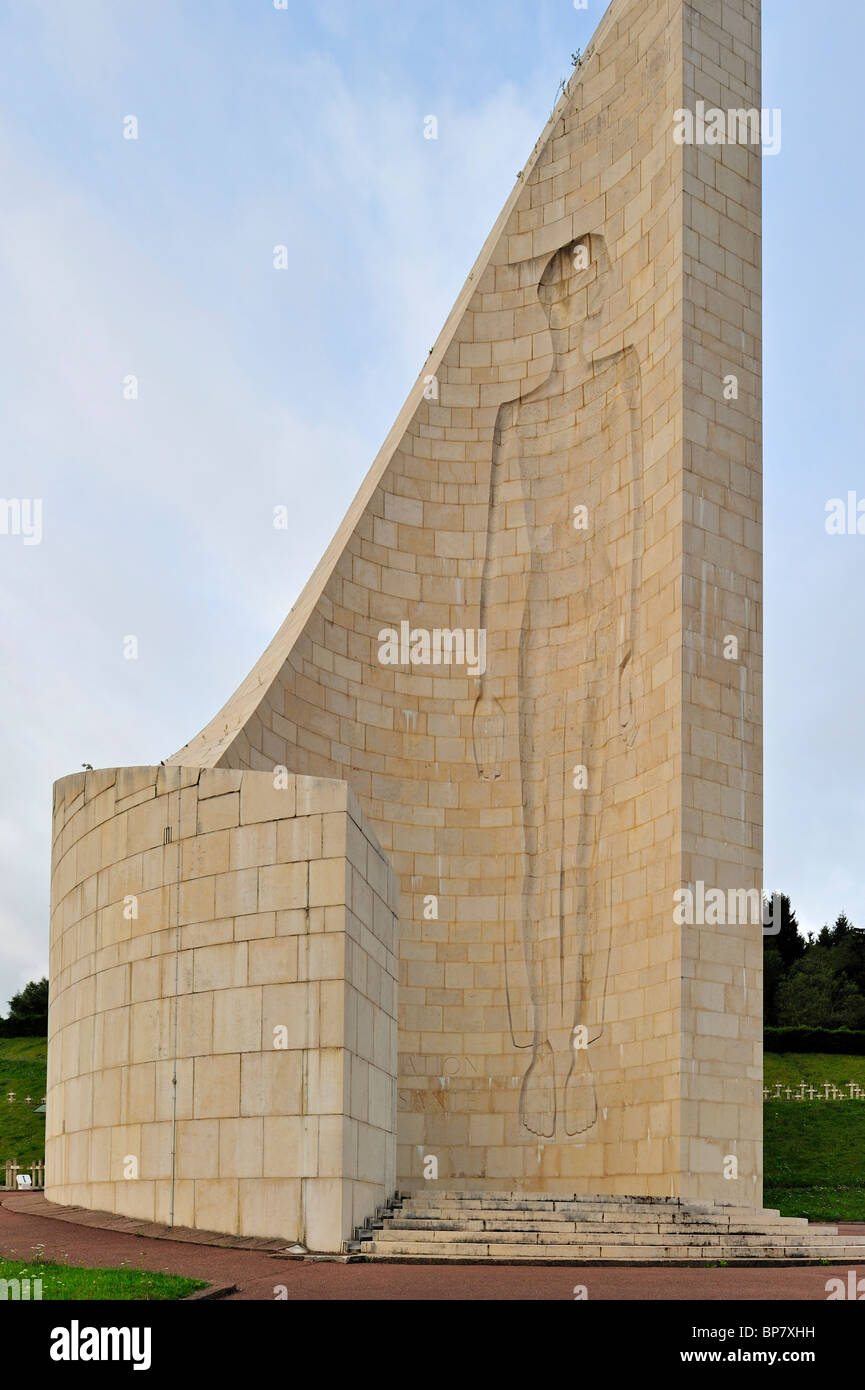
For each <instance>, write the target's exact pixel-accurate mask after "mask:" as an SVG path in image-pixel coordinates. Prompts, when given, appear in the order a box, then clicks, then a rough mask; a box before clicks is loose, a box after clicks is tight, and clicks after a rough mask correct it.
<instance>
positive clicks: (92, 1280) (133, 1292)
mask: <svg viewBox="0 0 865 1390" xmlns="http://www.w3.org/2000/svg"><path fill="white" fill-rule="evenodd" d="M0 1279H29V1280H30V1298H31V1301H32V1300H33V1299H34V1297H35V1289H34V1286H33V1280H34V1279H41V1281H42V1302H43V1303H44V1302H49V1301H51V1300H55V1301H58V1300H63V1299H89V1298H98V1299H113V1300H117V1301H120V1300H129V1301H136V1302H153V1301H154V1300H157V1299H160V1300H168V1299H177V1298H186V1297H187V1295H188V1294H191V1293H195V1291H196V1289H204V1288H206V1287H207V1284H206V1282H205V1281H203V1280H201V1279H181V1278H179V1277H178V1276H177V1275H174V1274H155V1273H152V1272H151V1271H150V1270H146V1269H144V1270H142V1269H78V1268H77V1267H75V1266H74V1265H65V1264H55V1263H54V1262H53V1261H50V1260H48V1261H43V1260H34V1261H31V1262H30V1263H24V1262H23V1261H22V1260H2V1259H0ZM10 1292H11V1291H10ZM8 1296H9V1295H8V1294H7V1297H8Z"/></svg>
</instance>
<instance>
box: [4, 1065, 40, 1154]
mask: <svg viewBox="0 0 865 1390" xmlns="http://www.w3.org/2000/svg"><path fill="white" fill-rule="evenodd" d="M47 1052H48V1040H47V1038H0V1163H5V1162H6V1161H7V1159H17V1160H18V1162H19V1163H33V1162H34V1161H35V1160H36V1159H41V1158H44V1157H45V1116H44V1115H37V1114H35V1113H34V1112H35V1110H36V1106H37V1105H39V1104H41V1101H42V1097H43V1096H44V1095H45V1068H46V1056H47ZM10 1091H14V1092H15V1100H14V1101H12V1102H11V1104H10V1102H9V1101H8V1100H7V1099H6V1097H7V1095H8V1094H9V1092H10ZM25 1096H32V1097H33V1101H32V1104H30V1105H25V1104H24V1097H25Z"/></svg>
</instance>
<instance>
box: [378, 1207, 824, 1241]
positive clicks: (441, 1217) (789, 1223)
mask: <svg viewBox="0 0 865 1390" xmlns="http://www.w3.org/2000/svg"><path fill="white" fill-rule="evenodd" d="M387 1219H389V1220H395V1221H417V1222H422V1223H425V1224H430V1223H440V1224H442V1225H449V1226H454V1227H456V1226H464V1225H465V1226H477V1225H478V1224H479V1223H480V1224H489V1223H496V1224H499V1225H502V1226H506V1227H508V1228H509V1229H518V1228H519V1227H532V1228H534V1227H539V1226H543V1227H545V1228H546V1227H558V1226H562V1227H564V1226H567V1227H569V1228H570V1229H572V1230H574V1229H576V1230H583V1229H586V1228H589V1227H592V1226H603V1227H604V1228H606V1229H608V1230H610V1229H615V1228H618V1229H621V1230H641V1229H643V1228H648V1227H653V1226H658V1225H659V1224H660V1225H667V1226H671V1227H674V1226H694V1227H697V1226H700V1227H703V1226H710V1227H713V1228H715V1227H717V1228H719V1229H724V1230H738V1229H742V1230H753V1229H755V1228H758V1229H760V1230H784V1231H788V1230H804V1229H805V1228H806V1227H807V1226H808V1222H807V1221H806V1220H805V1219H804V1218H802V1217H790V1218H785V1217H769V1218H768V1219H763V1218H762V1217H761V1215H760V1214H757V1213H752V1214H751V1216H750V1218H748V1219H746V1218H744V1217H738V1216H737V1217H728V1216H727V1215H726V1214H725V1213H710V1212H699V1213H696V1214H695V1213H685V1212H683V1213H681V1214H673V1213H667V1212H647V1213H645V1214H644V1215H643V1216H641V1217H640V1218H639V1219H637V1218H631V1217H623V1216H621V1215H619V1214H618V1213H615V1212H591V1211H586V1212H580V1213H579V1214H578V1215H576V1216H575V1215H574V1214H573V1213H572V1212H571V1213H569V1212H565V1211H560V1212H509V1211H499V1210H495V1209H489V1208H487V1209H485V1208H479V1209H478V1210H472V1211H471V1212H454V1211H448V1210H441V1209H439V1208H435V1207H431V1208H429V1209H427V1210H418V1209H417V1208H415V1207H413V1206H410V1205H407V1206H403V1207H402V1208H401V1209H399V1210H397V1211H396V1212H394V1213H393V1215H392V1216H389V1217H388V1218H387ZM812 1229H813V1228H812ZM819 1229H821V1230H822V1231H823V1233H825V1234H833V1235H834V1234H835V1227H834V1226H824V1227H822V1228H819Z"/></svg>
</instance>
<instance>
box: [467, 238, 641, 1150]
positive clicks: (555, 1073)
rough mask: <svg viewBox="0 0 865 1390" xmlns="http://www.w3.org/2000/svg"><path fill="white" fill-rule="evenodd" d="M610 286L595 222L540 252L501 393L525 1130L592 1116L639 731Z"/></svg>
mask: <svg viewBox="0 0 865 1390" xmlns="http://www.w3.org/2000/svg"><path fill="white" fill-rule="evenodd" d="M615 290H616V281H615V275H614V272H613V268H612V267H611V265H610V262H609V258H608V254H607V249H606V245H605V242H604V239H603V238H602V237H600V236H598V235H595V234H589V235H586V236H583V237H581V238H579V239H578V240H577V241H575V242H573V243H571V244H569V245H567V246H565V247H563V248H562V249H561V250H559V251H558V252H556V254H555V255H554V256H553V257H552V258H551V260H550V261H549V263H548V265H547V267H546V269H545V270H544V273H543V275H542V277H541V280H540V284H539V286H538V296H539V299H540V302H541V304H542V305H543V307H544V310H545V313H546V316H547V320H548V323H549V327H550V334H551V337H552V343H553V367H552V370H551V372H550V375H549V376H548V378H547V379H546V381H544V383H543V384H542V385H541V386H540V387H538V388H536V389H534V390H532V391H531V392H530V393H528V394H526V395H525V396H521V397H519V398H517V399H515V400H513V401H510V402H507V403H505V404H504V405H502V406H501V408H500V410H499V413H498V418H497V421H496V429H495V438H494V445H493V459H492V469H491V479H490V502H489V522H488V528H487V551H486V560H485V565H484V575H483V582H482V592H481V619H480V621H481V626H482V627H485V628H486V629H487V633H488V637H487V644H488V645H487V670H486V673H485V675H484V677H483V679H482V680H481V682H480V683H479V684H480V689H479V693H478V697H477V702H476V706H475V714H474V726H473V732H474V756H475V762H476V765H477V770H478V774H479V776H480V777H481V778H482V779H484V780H489V781H495V780H497V779H498V778H499V777H501V776H502V760H503V757H504V750H505V744H506V730H507V728H508V726H509V725H510V727H511V728H512V729H513V730H514V732H515V734H516V737H517V741H518V749H519V753H518V760H519V773H518V775H519V785H520V802H521V804H520V814H521V818H522V891H521V898H520V915H519V921H518V922H517V923H512V924H509V925H508V926H506V943H505V944H506V971H507V1002H508V1017H509V1023H510V1030H511V1035H512V1038H513V1042H514V1045H515V1047H517V1048H519V1049H524V1050H525V1053H526V1056H527V1064H526V1067H525V1070H524V1073H523V1076H522V1084H521V1093H520V1126H521V1129H522V1130H523V1131H524V1133H525V1134H526V1136H527V1137H528V1136H529V1135H536V1136H538V1137H539V1138H553V1137H555V1136H556V1135H557V1134H558V1135H560V1136H578V1135H580V1134H583V1133H585V1131H587V1130H589V1129H591V1127H592V1126H593V1125H594V1124H595V1122H596V1119H597V1106H598V1103H597V1096H596V1090H595V1082H594V1076H593V1071H592V1046H593V1044H596V1043H597V1042H598V1041H599V1040H600V1038H601V1037H602V1033H603V1026H604V1002H605V996H606V987H607V975H608V966H609V956H610V945H611V921H612V880H613V872H614V868H615V863H616V857H617V854H618V855H619V856H621V855H622V853H623V847H622V842H621V840H620V839H619V836H620V835H621V834H622V828H621V827H620V826H618V825H617V824H616V822H615V820H614V816H615V809H614V808H615V802H616V787H617V786H620V785H621V784H622V783H623V782H624V781H625V780H627V778H628V776H630V775H632V774H633V768H634V764H635V756H636V755H635V752H634V750H635V745H636V744H637V742H638V738H639V717H640V689H641V687H640V676H639V631H638V616H639V606H638V598H639V588H640V580H641V559H642V551H643V513H642V407H641V381H640V365H639V360H638V357H637V353H636V351H635V350H634V349H633V348H632V347H628V346H624V347H618V348H617V347H615V346H614V345H611V344H605V330H606V328H607V325H608V324H609V322H610V318H611V313H612V311H611V299H612V296H613V294H614V292H615ZM515 611H516V612H518V613H519V614H520V624H519V635H518V640H517V638H516V637H515V635H514V618H513V615H514V612H515Z"/></svg>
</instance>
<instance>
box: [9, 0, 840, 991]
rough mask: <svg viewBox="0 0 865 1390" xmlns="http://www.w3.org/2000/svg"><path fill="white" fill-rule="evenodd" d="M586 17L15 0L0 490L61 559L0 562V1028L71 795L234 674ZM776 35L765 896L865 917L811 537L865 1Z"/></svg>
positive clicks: (330, 507) (352, 467)
mask: <svg viewBox="0 0 865 1390" xmlns="http://www.w3.org/2000/svg"><path fill="white" fill-rule="evenodd" d="M603 8H604V6H603V5H602V4H601V3H600V0H590V5H589V9H588V11H585V12H580V11H576V10H574V8H573V3H572V0H497V2H496V3H493V0H471V4H467V3H466V0H437V3H436V5H434V6H432V5H428V4H425V3H421V0H363V3H362V4H358V3H350V2H349V0H302V2H301V0H289V9H288V10H287V11H284V12H283V11H276V10H274V9H273V5H272V0H175V2H174V3H172V0H125V3H124V4H122V5H119V4H117V3H116V0H76V3H74V4H63V3H57V0H7V3H6V4H5V6H4V7H3V9H2V15H0V72H2V81H0V93H2V96H0V186H2V188H3V198H2V205H0V311H2V321H3V326H4V332H3V335H2V345H0V409H2V418H3V421H4V428H3V436H2V438H3V450H2V463H0V496H5V497H16V496H18V497H41V498H43V500H44V539H43V542H42V544H41V545H39V546H32V547H25V546H23V545H22V543H21V538H16V537H0V604H2V622H0V661H2V670H3V680H2V682H0V719H2V725H0V727H2V729H3V731H4V734H3V748H2V759H3V777H2V781H0V788H2V790H0V883H2V891H0V1010H2V1008H3V1006H4V1005H5V1001H6V999H7V998H8V997H9V994H10V993H11V992H12V991H13V990H14V989H17V988H19V987H20V985H22V984H23V983H24V982H26V980H27V979H29V978H31V977H32V976H34V975H37V974H42V973H43V972H44V971H45V969H46V967H47V916H48V864H49V853H50V844H49V839H50V834H49V832H50V812H51V783H52V781H53V780H54V779H55V778H56V777H59V776H62V775H64V774H65V773H67V772H71V771H75V770H77V769H78V768H79V767H80V765H81V763H82V762H85V761H87V762H90V763H92V764H94V766H97V767H98V766H100V765H101V766H113V765H122V764H141V763H151V762H159V760H160V759H161V758H163V757H166V756H167V755H168V754H169V753H171V752H173V751H174V750H175V749H176V748H178V747H179V746H180V745H181V744H183V743H184V742H185V741H186V740H187V739H188V738H189V737H190V736H191V735H193V734H195V733H196V732H197V731H198V730H199V728H200V727H201V726H202V725H203V724H205V723H206V722H207V721H208V720H209V719H210V717H211V716H212V715H213V714H214V713H216V711H217V710H218V709H219V707H220V706H221V704H222V703H223V701H224V700H225V698H226V697H227V696H228V695H229V694H230V693H231V692H232V691H233V689H234V688H235V686H236V685H237V684H238V683H239V681H240V680H241V679H242V678H243V676H244V675H245V674H246V672H247V671H248V669H249V667H250V666H251V665H252V664H253V662H254V661H255V659H256V658H257V656H258V655H259V654H260V652H261V650H262V649H263V647H264V646H265V645H266V643H267V642H268V641H269V639H270V637H271V636H272V634H273V632H274V631H275V629H276V628H277V626H278V625H279V623H280V622H281V621H282V618H283V617H284V615H285V613H286V612H287V610H288V608H289V607H290V606H291V604H292V602H293V601H294V599H295V598H296V596H297V594H298V592H299V590H300V589H301V587H302V585H303V583H304V582H305V580H306V578H307V576H308V574H309V573H310V571H311V569H312V568H313V567H314V565H315V563H316V561H317V560H318V558H319V556H320V554H321V552H322V550H323V549H324V547H325V545H326V544H327V542H328V541H329V539H330V537H331V535H332V534H333V532H334V530H335V529H336V526H337V525H338V523H339V521H340V519H341V517H342V514H343V512H344V510H345V509H346V507H347V506H348V503H349V502H350V500H351V498H352V496H353V494H354V492H355V490H356V488H357V486H358V484H359V482H360V480H361V478H362V476H363V474H364V473H365V472H366V469H367V467H368V466H369V463H370V462H371V460H372V458H373V457H374V455H375V454H376V452H377V451H378V449H379V447H380V445H381V442H382V440H383V439H384V436H385V434H386V433H387V431H388V429H389V428H390V425H391V424H392V422H393V419H394V417H395V416H396V414H397V412H398V410H399V408H400V406H401V405H402V402H403V399H404V397H405V395H406V393H407V391H408V388H409V386H410V385H411V383H412V382H413V380H414V378H415V376H416V374H417V372H418V370H419V368H420V366H421V365H422V363H423V361H424V359H425V357H426V355H427V352H428V350H429V348H430V347H431V345H432V343H433V341H434V340H435V338H436V336H437V334H438V332H439V329H440V328H441V325H442V323H443V322H444V319H445V318H446V316H447V314H448V312H449V310H450V307H451V305H452V302H453V300H454V298H455V297H456V294H457V292H458V290H459V288H460V286H461V285H462V283H463V281H464V279H465V276H466V274H467V272H468V270H469V269H470V267H471V265H472V263H473V261H474V258H475V256H476V254H477V252H478V250H479V249H480V246H481V244H482V242H483V240H484V238H485V237H486V234H487V232H488V231H489V228H490V226H491V225H492V223H493V221H494V219H495V217H496V216H497V214H498V212H499V209H500V207H501V205H502V203H503V202H504V200H505V198H506V197H507V195H508V193H509V191H510V189H511V187H512V185H513V181H514V177H515V175H516V173H517V171H518V170H519V169H521V168H522V166H523V164H524V162H525V159H526V157H527V155H528V153H529V151H530V149H531V148H532V146H533V144H534V142H535V139H536V137H537V135H538V134H539V132H540V130H541V128H542V126H543V124H544V122H545V121H546V118H547V116H548V115H549V113H550V110H551V108H552V106H553V103H554V100H555V96H556V88H557V86H558V84H559V82H560V80H561V79H562V78H563V77H565V76H567V75H568V73H569V72H570V67H571V64H570V55H571V53H572V51H573V50H574V49H575V48H578V47H585V44H586V42H587V40H588V39H589V38H590V36H591V34H592V32H593V31H594V29H595V27H596V25H597V23H598V21H599V19H600V17H601V14H602V12H603ZM764 12H765V35H764V44H765V91H764V102H765V104H766V105H767V106H773V107H774V106H777V107H780V108H781V109H782V112H783V149H782V153H781V155H780V156H779V157H778V158H775V159H767V160H766V161H765V164H764V174H765V214H766V217H765V242H764V259H765V294H766V299H765V307H766V333H765V344H766V611H765V620H766V621H765V625H766V658H767V672H766V709H765V714H766V778H767V780H766V793H767V794H766V866H767V873H766V886H767V888H769V889H771V888H779V889H783V890H784V891H786V892H788V893H790V895H791V897H792V899H793V901H794V904H795V905H796V906H797V908H798V910H799V915H800V920H801V921H802V922H803V924H804V925H806V926H808V927H818V926H819V925H820V924H821V923H822V922H823V921H824V920H826V919H828V918H833V917H834V916H835V915H836V914H837V913H838V912H839V911H840V910H841V909H842V908H845V909H846V910H847V912H848V913H849V914H850V915H851V917H852V918H853V919H854V920H855V921H856V922H857V923H861V924H863V925H865V862H863V855H862V847H861V846H862V829H863V822H865V814H863V812H865V807H863V790H862V788H863V774H865V740H863V738H862V737H861V736H860V728H861V723H862V721H861V714H860V710H861V705H862V698H863V697H862V693H861V692H862V690H863V685H865V679H863V677H865V659H863V634H862V624H863V619H862V615H861V611H860V609H861V605H860V595H861V593H862V590H863V579H865V537H831V538H830V537H828V536H827V535H826V534H825V530H824V515H825V503H826V500H827V499H828V498H830V497H835V496H844V495H846V493H847V492H848V491H849V490H851V489H852V490H858V491H859V493H860V495H862V496H863V497H865V469H863V459H862V453H863V443H862V424H861V414H862V411H861V400H862V398H863V396H865V389H863V380H865V370H863V368H865V361H863V359H865V348H863V344H862V339H861V331H860V326H861V324H862V323H863V321H865V303H863V299H865V295H863V280H865V271H863V253H862V211H863V191H862V185H863V179H862V149H861V140H862V127H861V117H860V111H859V101H860V96H861V85H862V84H861V61H862V53H863V51H865V7H863V6H862V5H860V4H859V3H858V0H838V3H837V4H835V5H834V6H832V8H831V11H830V12H829V17H828V18H827V12H826V11H825V10H824V9H821V8H819V7H817V6H816V5H814V4H813V3H807V2H806V0H765V4H764ZM129 114H134V115H136V116H137V117H138V120H139V123H140V130H139V139H138V140H137V141H125V140H123V139H122V122H123V118H124V117H125V116H127V115H129ZM428 114H435V115H436V116H437V117H438V120H439V134H440V138H439V140H438V141H428V140H424V139H423V119H424V117H425V116H426V115H428ZM277 243H283V244H285V245H286V246H288V248H289V251H290V257H291V265H292V269H291V270H290V271H288V272H286V273H283V274H280V273H277V272H275V271H274V270H273V267H272V248H273V246H274V245H275V244H277ZM127 373H135V374H136V375H137V376H138V377H139V381H140V398H139V400H138V401H135V402H126V401H124V400H123V398H122V380H123V378H124V376H126V375H127ZM279 503H285V504H287V505H288V506H289V508H290V512H291V516H292V521H293V525H292V529H291V530H290V531H289V532H278V531H274V529H273V527H272V514H273V508H274V506H276V505H277V504H279ZM129 634H134V635H135V636H137V637H138V639H139V643H140V658H139V660H138V661H137V662H130V661H124V660H123V652H122V643H123V638H124V637H125V636H126V635H129Z"/></svg>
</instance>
